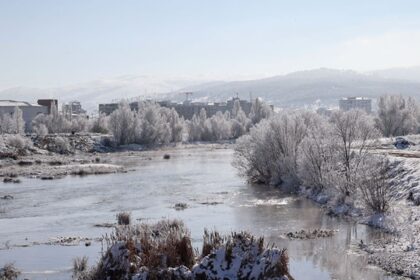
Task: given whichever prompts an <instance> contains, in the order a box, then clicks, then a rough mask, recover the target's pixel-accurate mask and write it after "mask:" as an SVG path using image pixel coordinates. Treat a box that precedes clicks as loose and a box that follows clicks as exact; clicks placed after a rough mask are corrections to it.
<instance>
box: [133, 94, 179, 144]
mask: <svg viewBox="0 0 420 280" xmlns="http://www.w3.org/2000/svg"><path fill="white" fill-rule="evenodd" d="M164 111H165V110H164V109H163V108H161V107H160V106H159V105H157V104H156V103H152V102H142V103H140V104H139V111H138V114H137V123H138V126H137V131H136V134H137V136H136V143H138V144H165V143H169V142H171V129H170V125H169V120H168V119H167V113H164Z"/></svg>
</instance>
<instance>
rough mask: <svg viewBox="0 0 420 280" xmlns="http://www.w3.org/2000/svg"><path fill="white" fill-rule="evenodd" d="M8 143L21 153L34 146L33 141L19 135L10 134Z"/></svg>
mask: <svg viewBox="0 0 420 280" xmlns="http://www.w3.org/2000/svg"><path fill="white" fill-rule="evenodd" d="M6 143H7V145H8V146H10V147H12V148H15V149H16V150H18V151H19V152H20V153H24V152H25V150H26V149H30V148H32V141H31V140H29V139H27V138H25V137H23V136H21V135H19V134H16V135H9V136H8V137H7V140H6Z"/></svg>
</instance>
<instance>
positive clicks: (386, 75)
mask: <svg viewBox="0 0 420 280" xmlns="http://www.w3.org/2000/svg"><path fill="white" fill-rule="evenodd" d="M417 71H420V67H412V68H396V69H388V70H380V71H373V72H369V73H358V72H355V71H351V70H335V69H327V68H321V69H315V70H307V71H299V72H294V73H290V74H287V75H282V76H275V77H271V78H265V79H258V80H247V81H230V82H226V81H208V80H193V79H186V78H166V79H159V78H156V77H151V76H122V77H117V78H114V79H107V80H99V81H92V82H89V83H84V84H80V85H74V86H69V87H61V88H48V89H37V88H11V89H7V90H3V91H0V99H14V100H24V101H30V102H35V101H36V100H37V99H39V98H57V99H59V102H60V103H62V102H68V101H71V100H79V101H81V102H82V104H83V106H84V108H86V109H88V111H89V112H95V111H96V110H97V109H98V104H99V103H107V102H112V101H114V102H116V101H118V100H121V99H127V98H135V97H139V98H142V99H145V98H152V99H156V100H164V99H166V100H169V99H170V100H175V101H182V100H184V99H185V95H184V94H183V93H184V92H187V91H190V92H193V96H192V98H193V99H194V100H197V101H224V100H226V99H228V98H231V97H233V96H236V95H238V96H239V97H240V98H242V99H249V98H250V96H252V97H257V96H259V97H262V98H263V99H265V100H266V101H268V102H270V103H272V104H273V105H275V106H279V107H300V106H304V105H310V104H313V103H314V102H316V101H320V102H321V104H323V105H327V106H336V105H338V102H337V100H338V99H339V98H341V97H345V96H365V97H371V98H376V97H378V96H380V95H383V94H403V95H411V96H414V97H416V98H418V99H420V74H419V76H417V74H416V73H417Z"/></svg>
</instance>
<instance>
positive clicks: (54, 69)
mask: <svg viewBox="0 0 420 280" xmlns="http://www.w3.org/2000/svg"><path fill="white" fill-rule="evenodd" d="M417 64H420V1H417V0H412V1H408V0H400V1H386V0H382V1H379V0H378V1H367V0H364V1H359V0H353V1H339V0H335V1H310V0H306V1H304V0H301V1H280V0H277V1H269V0H266V1H264V0H261V1H257V0H254V1H244V0H243V1H239V0H237V1H234V0H208V1H200V0H179V1H176V0H167V1H163V0H162V1H161V0H149V1H140V0H138V1H128V0H125V1H116V0H115V1H107V0H97V1H90V0H68V1H60V0H51V1H48V0H26V1H21V0H9V1H6V0H0V90H1V89H4V88H8V87H14V86H30V87H50V86H63V85H70V84H74V83H80V82H84V81H90V80H95V79H102V78H110V77H115V76H120V75H152V76H158V77H160V76H177V77H178V76H182V77H192V78H197V77H204V78H209V79H213V78H214V79H234V78H248V77H249V78H254V77H255V78H258V77H264V76H270V75H276V74H283V73H287V72H290V71H295V70H302V69H307V68H318V67H334V68H352V69H355V70H360V71H366V70H370V69H377V68H388V67H396V66H409V65H417Z"/></svg>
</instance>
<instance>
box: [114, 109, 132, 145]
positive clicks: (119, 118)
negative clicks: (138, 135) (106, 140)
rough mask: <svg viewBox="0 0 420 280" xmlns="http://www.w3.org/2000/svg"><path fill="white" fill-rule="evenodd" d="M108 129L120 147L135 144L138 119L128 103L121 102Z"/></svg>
mask: <svg viewBox="0 0 420 280" xmlns="http://www.w3.org/2000/svg"><path fill="white" fill-rule="evenodd" d="M108 127H109V130H110V131H111V132H112V134H113V135H114V139H115V142H116V143H117V144H118V145H125V144H130V143H134V140H135V130H136V127H137V118H136V114H135V113H134V112H133V111H131V108H130V105H129V104H128V103H127V102H121V103H120V104H119V105H118V109H117V110H115V111H114V112H112V114H111V115H110V116H109V123H108Z"/></svg>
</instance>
